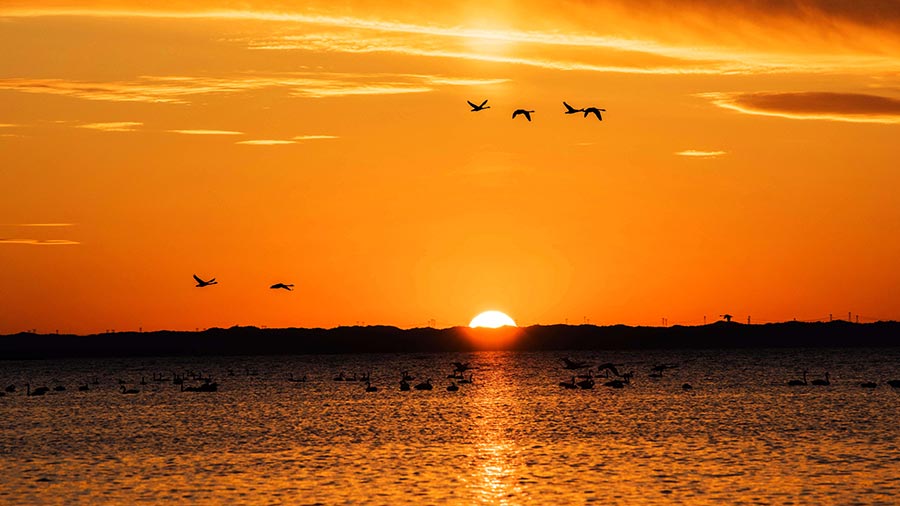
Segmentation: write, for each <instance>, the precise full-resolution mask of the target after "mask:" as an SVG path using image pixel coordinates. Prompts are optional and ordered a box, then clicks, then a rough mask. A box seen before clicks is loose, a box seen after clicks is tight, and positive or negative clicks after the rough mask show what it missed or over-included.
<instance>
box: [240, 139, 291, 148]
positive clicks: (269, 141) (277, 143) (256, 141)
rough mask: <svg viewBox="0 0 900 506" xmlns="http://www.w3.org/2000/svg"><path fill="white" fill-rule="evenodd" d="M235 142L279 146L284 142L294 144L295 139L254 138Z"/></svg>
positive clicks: (249, 144)
mask: <svg viewBox="0 0 900 506" xmlns="http://www.w3.org/2000/svg"><path fill="white" fill-rule="evenodd" d="M235 144H246V145H248V146H281V145H284V144H296V141H286V140H278V139H254V140H249V141H239V142H235Z"/></svg>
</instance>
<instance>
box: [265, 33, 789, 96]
mask: <svg viewBox="0 0 900 506" xmlns="http://www.w3.org/2000/svg"><path fill="white" fill-rule="evenodd" d="M439 35H440V36H441V37H451V36H452V37H456V35H457V34H456V33H454V32H447V33H445V32H443V31H440V32H439ZM515 39H516V38H515V37H512V38H511V40H513V41H514V40H515ZM553 40H554V39H549V42H550V43H551V44H552V42H553ZM461 42H464V41H459V40H456V39H455V38H454V39H451V40H450V41H442V40H438V41H422V40H414V39H411V38H399V39H398V38H397V37H379V36H372V35H366V36H360V34H358V33H354V32H335V33H325V34H307V35H299V36H296V35H288V36H283V37H281V38H279V39H272V40H250V41H248V42H247V43H248V47H250V48H251V49H257V50H279V51H285V50H300V51H316V52H321V51H328V52H337V53H394V54H402V55H407V56H422V57H433V58H449V59H460V60H472V61H481V62H489V63H501V64H511V65H524V66H530V67H539V68H544V69H550V70H564V71H587V72H605V73H629V74H737V73H749V72H752V71H759V70H761V69H762V67H761V66H759V65H755V66H752V65H749V64H747V63H742V62H737V61H731V62H727V61H719V60H699V59H697V60H692V61H679V60H677V59H669V60H667V63H668V64H667V65H660V64H658V63H656V64H649V63H644V64H642V65H641V64H613V63H597V62H588V61H583V60H582V61H579V60H576V59H572V58H565V57H556V58H552V59H551V58H541V57H536V56H533V55H529V54H519V55H516V54H506V53H491V52H486V51H477V50H471V49H465V47H463V46H465V44H463V46H460V43H461ZM532 43H535V42H532ZM537 43H548V41H547V40H542V39H541V38H539V39H538V42H537ZM573 47H576V48H578V47H582V46H581V45H580V44H577V43H575V44H573ZM599 47H601V48H603V49H611V48H610V47H609V46H604V45H600V46H599ZM595 59H599V60H602V59H603V58H602V57H601V58H595ZM644 59H646V58H644ZM636 60H637V61H640V60H641V58H640V54H638V58H637V59H636ZM780 68H782V66H778V65H775V64H768V65H766V66H765V70H766V71H770V72H774V71H776V70H778V69H780ZM431 82H432V83H434V84H456V85H487V84H498V83H501V82H503V80H496V79H495V80H469V81H466V80H455V81H454V80H448V79H444V80H432V81H431Z"/></svg>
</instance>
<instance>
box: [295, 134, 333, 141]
mask: <svg viewBox="0 0 900 506" xmlns="http://www.w3.org/2000/svg"><path fill="white" fill-rule="evenodd" d="M324 139H340V137H338V136H337V135H297V136H294V137H293V140H295V141H315V140H324Z"/></svg>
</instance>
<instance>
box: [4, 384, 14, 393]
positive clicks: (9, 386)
mask: <svg viewBox="0 0 900 506" xmlns="http://www.w3.org/2000/svg"><path fill="white" fill-rule="evenodd" d="M5 390H6V391H7V392H8V393H13V392H15V391H16V386H15V385H7V386H6V389H5Z"/></svg>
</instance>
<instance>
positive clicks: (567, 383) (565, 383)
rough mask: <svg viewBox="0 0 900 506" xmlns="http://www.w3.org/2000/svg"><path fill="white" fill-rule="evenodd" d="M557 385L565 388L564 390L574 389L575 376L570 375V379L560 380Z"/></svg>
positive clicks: (575, 386)
mask: <svg viewBox="0 0 900 506" xmlns="http://www.w3.org/2000/svg"><path fill="white" fill-rule="evenodd" d="M559 386H561V387H563V388H565V389H566V390H574V389H576V388H578V385H576V384H575V376H572V381H560V382H559Z"/></svg>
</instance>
